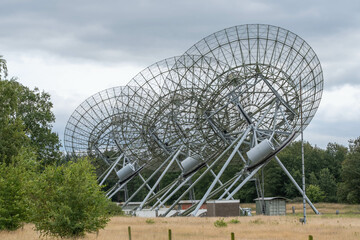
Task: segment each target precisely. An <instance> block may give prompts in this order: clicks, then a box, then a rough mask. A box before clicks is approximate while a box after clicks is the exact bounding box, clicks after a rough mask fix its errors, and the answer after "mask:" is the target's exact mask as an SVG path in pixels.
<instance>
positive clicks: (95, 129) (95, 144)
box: [64, 87, 122, 164]
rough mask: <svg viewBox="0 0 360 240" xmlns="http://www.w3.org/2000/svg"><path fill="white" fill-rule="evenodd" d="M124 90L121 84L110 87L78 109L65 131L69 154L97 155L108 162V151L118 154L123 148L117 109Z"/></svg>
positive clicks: (65, 142)
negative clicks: (117, 101) (119, 97)
mask: <svg viewBox="0 0 360 240" xmlns="http://www.w3.org/2000/svg"><path fill="white" fill-rule="evenodd" d="M121 92H122V88H121V87H115V88H109V89H106V90H104V91H101V92H98V93H96V94H94V95H92V96H91V97H89V98H88V99H86V100H85V101H84V102H83V103H81V104H80V105H79V106H78V107H77V108H76V109H75V111H74V112H73V114H72V115H71V116H70V118H69V120H68V122H67V124H66V128H65V133H64V145H65V150H66V152H67V153H68V154H73V155H77V156H82V155H94V156H95V155H97V156H101V157H102V159H103V160H104V161H105V162H107V163H108V164H109V163H110V162H109V160H108V158H109V157H110V156H109V155H108V154H112V155H115V156H113V157H116V154H117V153H118V152H119V150H118V146H117V144H116V142H115V140H116V139H117V137H116V135H118V134H119V132H118V127H119V126H118V124H116V119H117V118H118V116H117V115H116V114H115V113H114V111H113V109H114V107H115V103H116V98H117V97H118V96H119V95H121Z"/></svg>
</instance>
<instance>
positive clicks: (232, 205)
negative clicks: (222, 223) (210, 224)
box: [206, 200, 240, 217]
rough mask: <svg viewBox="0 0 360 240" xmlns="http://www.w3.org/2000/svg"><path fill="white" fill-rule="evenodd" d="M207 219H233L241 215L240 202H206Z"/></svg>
mask: <svg viewBox="0 0 360 240" xmlns="http://www.w3.org/2000/svg"><path fill="white" fill-rule="evenodd" d="M206 205H207V217H232V216H239V215H240V200H209V201H206Z"/></svg>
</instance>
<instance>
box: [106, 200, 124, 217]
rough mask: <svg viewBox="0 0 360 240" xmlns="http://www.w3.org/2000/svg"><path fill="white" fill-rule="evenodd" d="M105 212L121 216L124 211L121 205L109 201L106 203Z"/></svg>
mask: <svg viewBox="0 0 360 240" xmlns="http://www.w3.org/2000/svg"><path fill="white" fill-rule="evenodd" d="M107 212H108V215H109V216H122V215H124V212H123V211H122V209H121V207H120V206H119V205H118V204H117V203H115V202H109V204H108V205H107Z"/></svg>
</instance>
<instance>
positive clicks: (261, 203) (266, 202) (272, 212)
mask: <svg viewBox="0 0 360 240" xmlns="http://www.w3.org/2000/svg"><path fill="white" fill-rule="evenodd" d="M255 202H256V215H261V214H263V211H262V208H263V207H264V214H265V215H267V216H276V215H280V216H281V215H286V198H283V197H266V198H256V199H255Z"/></svg>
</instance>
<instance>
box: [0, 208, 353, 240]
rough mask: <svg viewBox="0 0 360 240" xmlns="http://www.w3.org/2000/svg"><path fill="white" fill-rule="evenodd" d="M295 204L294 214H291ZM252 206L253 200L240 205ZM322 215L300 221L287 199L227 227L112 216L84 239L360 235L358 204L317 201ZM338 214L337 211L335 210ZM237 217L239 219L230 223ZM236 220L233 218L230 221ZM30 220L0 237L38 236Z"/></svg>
mask: <svg viewBox="0 0 360 240" xmlns="http://www.w3.org/2000/svg"><path fill="white" fill-rule="evenodd" d="M292 206H295V209H296V214H295V215H292V214H291V212H292V211H291V207H292ZM242 207H252V208H253V209H254V207H255V206H254V205H253V204H250V205H249V204H247V205H242ZM316 207H317V208H318V210H319V211H320V212H322V213H323V214H322V215H315V214H313V213H312V212H311V209H310V208H309V207H308V208H307V210H308V223H307V224H306V225H302V224H301V223H300V222H299V218H300V217H301V216H302V204H299V203H296V204H292V203H288V204H287V208H288V211H287V212H288V215H287V216H284V217H280V216H272V217H269V216H252V217H237V218H235V217H232V218H224V221H225V222H226V223H227V226H226V227H221V228H219V227H215V226H214V222H215V221H216V220H219V219H220V218H194V217H177V218H152V219H151V220H149V219H148V218H139V217H113V218H112V219H111V222H110V223H109V224H108V226H107V227H106V228H105V229H104V230H101V231H100V232H99V234H98V235H96V234H89V235H87V236H86V237H85V238H84V239H98V240H105V239H110V240H111V239H119V240H121V239H123V240H127V239H129V238H128V232H127V231H128V226H131V229H132V240H146V239H154V240H155V239H156V240H162V239H163V240H167V239H168V229H171V230H172V239H173V240H181V239H183V240H195V239H196V240H198V239H200V240H201V239H206V240H208V239H230V234H231V232H234V233H235V239H308V236H309V235H312V236H313V237H314V240H317V239H342V240H345V239H346V240H348V239H360V206H359V205H344V204H316ZM336 210H339V211H340V214H339V215H336V214H335V211H336ZM233 219H237V220H238V221H239V222H238V223H230V221H231V220H233ZM233 222H236V221H233ZM32 228H33V226H32V225H31V224H28V225H25V227H24V228H23V229H20V230H18V231H15V232H0V239H2V240H8V239H9V240H10V239H14V240H15V239H20V240H21V239H24V240H25V239H26V240H28V239H29V240H31V239H38V238H39V235H38V234H37V233H36V232H35V231H33V230H32Z"/></svg>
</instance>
